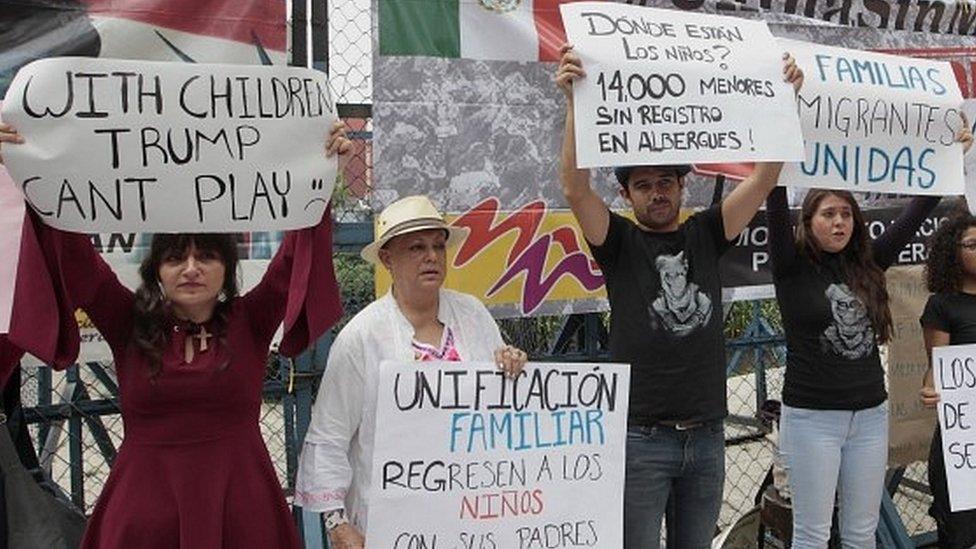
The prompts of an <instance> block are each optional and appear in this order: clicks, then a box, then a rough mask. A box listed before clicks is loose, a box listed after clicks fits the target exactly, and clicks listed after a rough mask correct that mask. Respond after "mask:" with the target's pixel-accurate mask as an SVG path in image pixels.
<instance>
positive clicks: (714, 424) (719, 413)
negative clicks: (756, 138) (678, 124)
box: [555, 44, 803, 549]
mask: <svg viewBox="0 0 976 549" xmlns="http://www.w3.org/2000/svg"><path fill="white" fill-rule="evenodd" d="M561 55H562V59H561V61H560V63H559V67H558V69H557V71H556V75H555V79H556V83H557V85H558V86H559V87H560V88H561V89H562V90H563V92H564V94H565V96H566V126H565V130H564V132H565V133H564V139H563V147H562V161H561V168H560V179H561V182H562V188H563V193H564V194H565V196H566V199H567V201H568V202H569V206H570V208H571V209H572V211H573V215H574V216H575V217H576V220H577V222H578V223H579V225H580V228H581V229H582V231H583V236H584V237H585V239H586V241H587V243H588V244H589V247H590V249H591V250H592V252H593V257H594V258H595V259H596V261H597V263H598V264H599V266H600V269H601V270H602V271H603V276H604V278H605V280H606V286H607V295H608V297H609V301H610V312H611V315H610V352H611V355H612V358H613V360H615V361H619V362H623V363H628V364H630V365H631V389H630V409H629V417H628V427H627V446H626V451H627V460H626V471H625V473H626V481H625V487H624V510H623V512H624V545H625V547H627V548H628V549H648V548H656V547H658V546H659V544H660V536H661V522H662V518H663V517H664V515H665V511H666V508H667V506H668V505H669V503H668V500H669V499H670V500H671V503H670V505H672V506H673V507H672V510H673V513H671V512H669V513H668V515H669V517H673V521H672V520H671V518H669V520H668V525H667V531H668V545H669V546H670V545H673V546H675V547H681V548H683V549H699V548H706V547H709V546H710V544H711V540H712V537H713V535H714V533H715V526H716V523H717V522H718V516H719V509H720V508H721V505H722V488H723V482H724V479H725V436H724V425H723V422H724V418H725V416H726V415H727V414H728V411H727V403H726V392H725V378H726V375H725V364H726V358H725V337H724V332H723V322H722V309H721V303H722V301H721V300H722V293H721V288H722V285H721V283H720V280H719V266H718V264H719V258H720V257H721V256H722V254H723V253H725V252H726V251H727V250H728V249H729V247H730V245H731V241H732V240H733V239H734V238H735V237H736V236H738V235H739V233H740V232H742V230H743V229H745V228H746V226H747V225H748V224H749V221H750V220H751V219H752V217H753V216H754V215H755V213H756V211H757V210H758V209H759V207H760V206H761V205H762V202H763V200H764V199H765V198H766V195H767V194H768V193H769V192H770V191H771V190H772V189H773V188H774V187H775V186H776V183H777V180H778V179H779V174H780V171H781V170H782V167H783V164H782V163H781V162H762V163H757V164H756V166H755V169H754V171H753V172H752V175H750V176H749V177H747V178H746V179H745V180H744V181H742V182H741V183H739V184H738V185H737V186H736V187H735V189H734V190H733V191H732V192H731V193H730V194H729V195H728V197H726V198H725V199H724V200H723V201H722V203H721V204H720V205H716V206H712V207H711V208H708V209H706V210H704V211H701V212H698V213H696V214H694V215H692V216H691V217H689V218H688V219H687V220H686V221H684V222H683V223H682V222H680V220H679V215H680V211H681V204H682V194H683V191H684V186H685V184H684V176H685V175H686V174H687V173H688V172H689V171H690V170H691V167H690V166H686V165H678V166H626V167H618V168H616V169H615V174H616V177H617V180H618V182H619V184H620V187H621V188H620V189H619V192H620V195H621V196H622V197H623V198H624V199H625V200H626V201H627V203H628V204H629V205H630V206H631V207H632V208H633V213H634V216H635V217H636V222H634V221H631V220H629V219H628V218H626V217H623V216H621V215H618V214H616V213H614V212H611V211H610V210H609V208H608V207H607V205H606V204H605V203H604V201H603V199H602V198H601V197H600V194H599V193H597V192H596V191H594V189H593V188H592V187H591V184H590V171H589V170H585V169H579V168H577V164H576V142H575V135H574V117H573V83H574V82H575V81H578V80H580V79H583V78H586V73H585V71H584V67H583V66H582V62H581V61H580V58H579V56H578V55H577V54H576V53H575V52H574V51H573V47H572V45H570V44H564V45H563V46H562V49H561ZM783 59H784V63H783V75H784V79H785V80H786V81H787V82H789V83H791V84H792V85H793V87H794V90H795V91H796V90H799V89H800V86H801V85H802V83H803V72H802V71H801V70H800V69H799V68H798V67H797V66H796V63H795V62H794V60H793V58H792V57H791V56H790V55H788V54H785V55H784V56H783Z"/></svg>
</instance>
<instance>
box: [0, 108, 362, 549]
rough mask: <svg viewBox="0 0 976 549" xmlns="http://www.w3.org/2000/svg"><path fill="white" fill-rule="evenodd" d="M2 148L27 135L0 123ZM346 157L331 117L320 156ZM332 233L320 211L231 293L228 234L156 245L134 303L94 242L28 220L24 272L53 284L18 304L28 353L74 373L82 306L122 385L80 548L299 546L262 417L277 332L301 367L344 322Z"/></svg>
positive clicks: (233, 255) (341, 133) (232, 253)
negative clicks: (112, 441)
mask: <svg viewBox="0 0 976 549" xmlns="http://www.w3.org/2000/svg"><path fill="white" fill-rule="evenodd" d="M0 142H2V144H4V145H5V146H15V145H14V144H17V143H23V142H24V138H23V137H22V136H20V135H19V134H17V133H16V132H15V131H14V129H13V128H11V127H10V126H8V125H3V124H0ZM351 149H352V144H351V142H350V141H349V140H348V139H347V138H346V131H345V127H344V125H343V124H342V123H341V122H336V124H335V125H334V126H333V127H332V128H331V134H330V135H329V136H328V141H327V143H326V152H325V154H327V155H329V156H331V155H334V154H336V153H338V154H340V155H341V156H342V157H345V156H346V155H347V153H348V152H349V151H351ZM331 222H332V219H331V215H330V214H329V213H328V210H327V211H326V213H325V215H323V218H322V220H321V222H320V223H319V224H318V225H316V226H314V227H308V228H305V229H300V230H295V231H289V232H288V233H287V235H286V237H285V239H284V241H283V242H282V244H281V247H280V248H279V250H278V253H277V254H276V255H275V257H274V258H273V259H272V260H271V262H270V264H269V266H268V270H267V272H266V273H265V274H264V276H263V277H262V278H261V280H260V282H259V283H258V284H257V285H256V286H255V287H254V288H253V289H252V290H250V291H249V292H247V293H245V294H243V295H238V288H239V286H238V282H237V266H238V253H237V240H236V238H235V236H234V235H230V234H187V233H180V234H156V235H154V236H153V238H152V241H151V244H150V248H149V251H148V255H147V256H146V257H145V259H144V260H143V262H142V264H141V266H140V269H139V274H140V278H141V284H140V286H139V288H138V289H137V290H136V291H135V292H132V291H130V290H129V289H128V288H126V287H125V286H123V285H122V283H121V282H119V279H118V277H117V276H116V275H115V273H113V272H112V269H111V267H110V266H109V265H108V264H107V263H106V262H105V260H104V259H103V258H102V257H101V255H100V254H99V253H98V252H97V251H96V250H95V249H94V247H93V246H92V242H91V239H90V238H89V236H88V235H86V234H80V233H68V232H64V231H60V230H57V229H54V228H50V227H47V226H45V225H44V224H43V223H41V221H40V220H39V219H38V217H37V216H36V215H34V214H33V213H31V214H30V215H29V220H28V221H27V222H25V225H24V239H27V241H28V242H36V243H37V246H36V247H37V254H38V256H37V257H33V256H32V257H25V256H24V255H25V251H24V250H25V249H27V250H28V251H30V250H33V249H34V248H30V247H28V248H25V247H24V246H22V248H21V268H24V265H31V266H33V267H35V268H36V270H37V272H33V273H31V276H32V277H33V278H34V279H36V280H38V281H40V280H50V281H51V286H52V287H51V288H50V291H48V292H46V293H45V295H42V294H38V293H36V292H35V293H32V295H31V296H30V298H29V299H28V300H27V301H29V302H30V304H28V305H27V306H25V307H21V308H20V309H18V314H20V315H23V317H22V318H18V320H17V321H18V322H19V323H22V324H23V323H26V324H27V325H30V328H29V329H30V330H31V331H32V333H33V334H34V335H33V338H34V339H36V340H38V341H26V342H23V341H22V342H21V343H25V344H26V345H27V347H28V348H31V349H33V348H35V347H39V348H41V347H44V346H45V345H46V342H52V343H51V344H52V345H54V344H55V343H53V342H57V343H56V345H57V349H55V350H54V351H52V353H51V354H53V355H55V356H56V357H58V358H57V360H56V363H57V364H59V365H61V366H67V365H68V364H71V363H72V362H74V360H75V358H76V357H77V354H78V349H79V347H78V342H79V335H78V324H77V321H76V320H75V316H74V311H75V309H76V308H81V309H84V310H85V312H86V313H87V314H88V316H89V318H91V320H92V322H93V323H94V325H95V327H96V328H98V331H99V332H100V333H101V334H102V335H103V336H104V337H105V339H106V341H107V342H108V344H109V347H110V348H111V350H112V355H113V358H114V360H115V371H116V374H117V376H118V384H119V400H120V407H121V412H122V419H123V422H124V425H125V437H124V438H123V440H122V444H121V447H120V448H119V452H118V455H117V457H116V459H115V462H114V463H113V464H112V470H111V473H110V474H109V477H108V480H107V481H106V483H105V486H104V488H103V489H102V493H101V495H100V496H99V498H98V502H97V504H96V505H95V509H94V511H93V512H92V515H91V518H90V519H89V522H88V528H87V530H86V532H85V537H84V541H83V543H82V547H83V548H92V549H94V548H111V549H118V548H129V547H138V548H140V549H153V548H157V549H172V548H173V547H181V548H183V549H193V548H199V549H213V548H219V547H234V548H254V549H265V548H268V547H279V548H285V547H291V548H296V549H297V548H299V547H301V546H302V545H301V542H300V540H299V537H298V532H297V529H296V528H295V523H294V520H293V519H292V515H291V511H290V510H289V507H288V504H287V503H286V501H285V497H284V494H283V493H282V491H281V484H280V483H279V481H278V476H277V474H276V473H275V470H274V467H273V465H272V463H271V458H270V456H269V454H268V450H267V448H266V446H265V444H264V440H263V438H262V436H261V431H260V427H259V422H258V419H259V415H260V409H261V394H262V389H263V383H264V375H265V366H266V363H267V357H268V349H269V347H270V345H271V342H272V338H273V336H274V334H275V331H276V329H277V328H278V326H279V325H280V324H281V323H282V321H284V336H283V339H282V341H281V344H280V351H281V352H282V353H283V354H286V355H289V356H293V355H295V354H297V353H299V352H301V351H302V350H304V349H305V348H306V347H307V346H308V345H310V344H311V343H313V342H314V341H315V340H316V339H317V338H318V337H319V336H320V335H321V334H322V333H324V332H325V330H327V329H328V328H329V327H330V326H331V325H332V324H333V323H334V322H335V321H336V320H337V319H338V317H339V315H340V314H341V304H340V303H339V297H338V288H337V285H336V281H335V275H334V272H333V270H332V238H331V227H330V225H331ZM38 284H39V283H38ZM38 284H33V286H35V289H36V287H39V286H38ZM46 294H53V295H46ZM37 319H42V320H40V321H37V322H36V324H35V323H34V321H35V320H37ZM35 344H36V345H35Z"/></svg>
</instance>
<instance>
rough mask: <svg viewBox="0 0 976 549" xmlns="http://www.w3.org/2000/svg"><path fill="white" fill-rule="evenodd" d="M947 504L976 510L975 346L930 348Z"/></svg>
mask: <svg viewBox="0 0 976 549" xmlns="http://www.w3.org/2000/svg"><path fill="white" fill-rule="evenodd" d="M932 372H933V373H934V374H935V376H934V378H935V390H936V391H938V392H939V406H938V410H939V427H941V428H942V452H943V457H944V458H945V468H946V481H947V482H948V485H949V506H950V507H951V508H952V511H953V512H957V511H967V510H969V509H976V490H973V486H976V345H951V346H947V347H935V348H933V349H932Z"/></svg>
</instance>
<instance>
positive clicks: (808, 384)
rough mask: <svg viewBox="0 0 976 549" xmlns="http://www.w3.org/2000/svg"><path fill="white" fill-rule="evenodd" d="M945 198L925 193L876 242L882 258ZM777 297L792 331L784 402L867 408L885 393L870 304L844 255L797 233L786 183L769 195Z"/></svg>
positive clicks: (887, 259) (885, 261)
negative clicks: (814, 257) (805, 243)
mask: <svg viewBox="0 0 976 549" xmlns="http://www.w3.org/2000/svg"><path fill="white" fill-rule="evenodd" d="M938 203H939V198H938V197H918V198H915V199H913V200H912V201H911V203H909V205H908V206H907V207H906V208H905V209H904V210H903V211H902V213H901V215H899V216H898V219H896V220H895V221H894V222H893V223H892V224H891V225H890V226H888V227H887V228H886V229H885V232H884V234H882V235H881V236H880V237H879V238H877V239H876V240H875V241H874V242H873V243H872V246H871V253H872V254H873V256H874V261H875V263H876V264H877V265H878V266H879V267H880V268H881V269H882V270H884V269H887V268H888V267H889V266H891V265H892V264H893V263H894V262H895V259H896V257H897V255H898V252H899V251H900V250H901V249H902V248H903V247H904V246H905V244H906V243H908V241H909V240H910V239H911V238H912V235H913V234H914V233H915V231H916V230H918V227H919V225H920V224H921V222H922V220H923V219H925V217H926V216H927V215H928V214H929V212H931V211H932V210H933V209H934V208H935V207H936V206H937V205H938ZM766 217H767V222H768V226H769V251H770V258H771V260H772V264H773V281H774V282H775V284H776V300H777V301H778V302H779V310H780V313H781V314H782V316H783V329H784V331H785V332H786V376H785V380H784V383H783V403H784V404H787V405H788V406H793V407H796V408H812V409H817V410H863V409H866V408H872V407H874V406H877V405H879V404H881V403H882V402H884V401H885V399H887V398H888V394H887V392H886V391H885V382H884V370H882V368H881V359H880V357H879V355H878V345H877V341H876V338H875V333H874V329H873V328H872V325H871V320H870V318H869V317H868V315H867V308H866V307H865V305H864V304H863V302H862V301H861V300H860V299H859V298H858V297H857V296H856V295H855V294H854V292H853V291H852V290H851V288H849V286H848V284H847V283H846V280H845V277H844V275H843V266H842V263H841V260H842V258H841V257H840V255H837V254H830V253H826V252H824V253H822V254H821V257H820V260H819V261H816V262H814V261H811V260H810V258H808V257H807V256H806V255H805V254H803V253H801V252H800V250H799V249H798V248H797V246H796V243H795V242H794V240H793V227H792V223H791V221H790V213H789V207H788V205H787V199H786V189H785V188H783V187H777V188H776V189H775V190H773V192H772V193H770V195H769V198H767V200H766Z"/></svg>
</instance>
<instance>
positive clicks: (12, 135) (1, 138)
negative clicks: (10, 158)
mask: <svg viewBox="0 0 976 549" xmlns="http://www.w3.org/2000/svg"><path fill="white" fill-rule="evenodd" d="M23 142H24V136H22V135H20V134H19V133H17V130H15V129H13V127H12V126H10V124H4V123H3V122H0V164H3V144H4V143H17V144H19V143H23Z"/></svg>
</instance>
